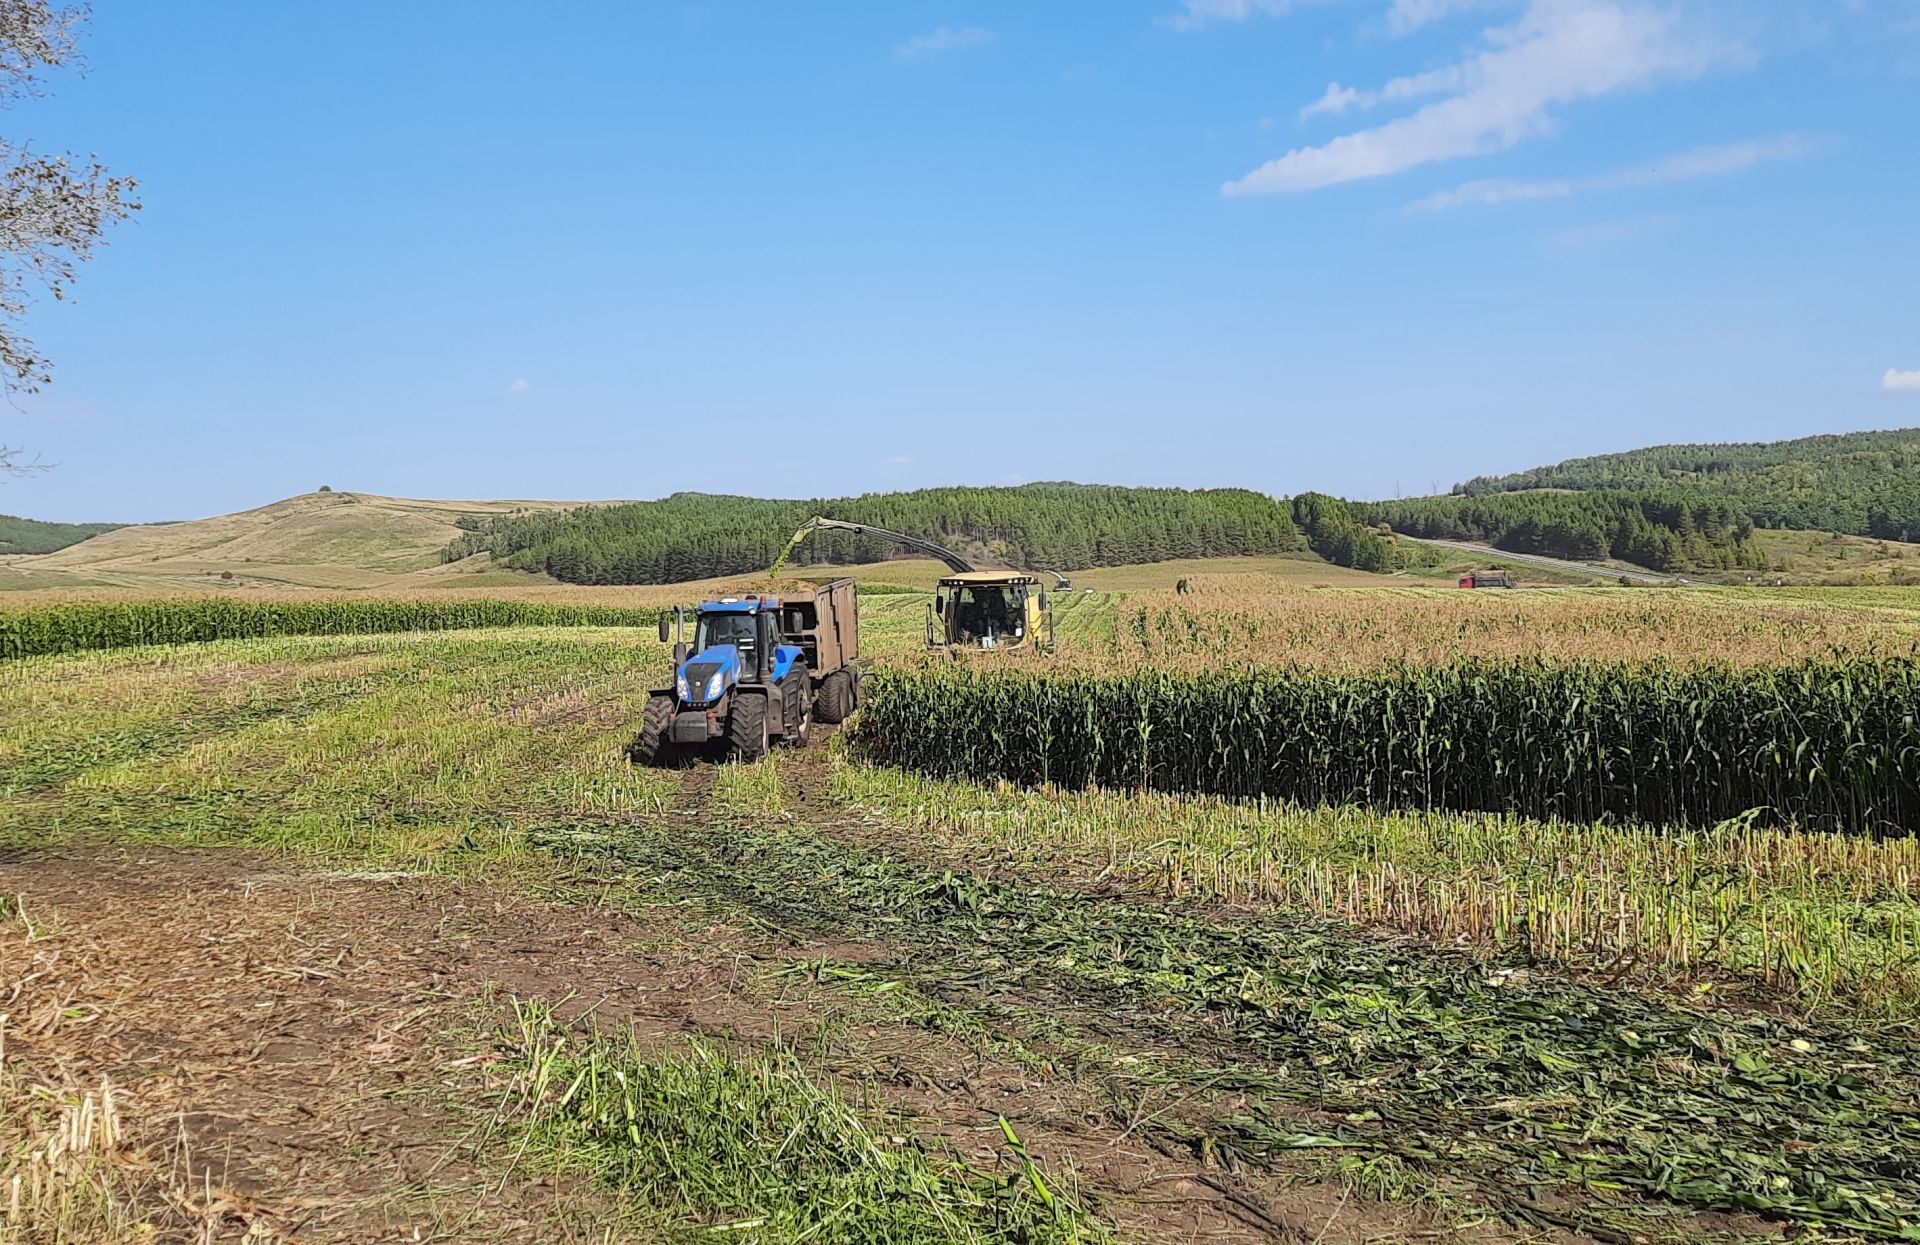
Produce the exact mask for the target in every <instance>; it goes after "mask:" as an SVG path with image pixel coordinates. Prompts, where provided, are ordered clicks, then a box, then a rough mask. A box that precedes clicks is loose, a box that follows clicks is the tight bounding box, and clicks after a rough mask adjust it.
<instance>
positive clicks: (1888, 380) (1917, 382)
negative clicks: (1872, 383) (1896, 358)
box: [1880, 367, 1920, 393]
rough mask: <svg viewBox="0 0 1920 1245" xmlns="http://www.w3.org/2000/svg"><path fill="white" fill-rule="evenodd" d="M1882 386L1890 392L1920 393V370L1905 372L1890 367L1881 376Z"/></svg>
mask: <svg viewBox="0 0 1920 1245" xmlns="http://www.w3.org/2000/svg"><path fill="white" fill-rule="evenodd" d="M1880 387H1881V388H1882V389H1884V390H1886V391H1887V392H1888V393H1920V370H1916V371H1912V372H1903V371H1901V370H1900V369H1899V368H1893V367H1890V368H1888V369H1887V374H1886V375H1885V376H1882V377H1881V378H1880Z"/></svg>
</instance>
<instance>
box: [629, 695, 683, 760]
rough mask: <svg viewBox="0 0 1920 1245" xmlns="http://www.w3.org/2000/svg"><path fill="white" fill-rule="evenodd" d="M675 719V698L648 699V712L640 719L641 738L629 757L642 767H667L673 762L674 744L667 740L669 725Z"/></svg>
mask: <svg viewBox="0 0 1920 1245" xmlns="http://www.w3.org/2000/svg"><path fill="white" fill-rule="evenodd" d="M672 718H673V697H671V696H649V697H647V708H646V711H645V712H644V713H643V714H641V717H640V738H638V739H636V740H634V741H633V743H632V745H631V746H630V747H628V749H627V755H628V756H630V757H632V758H633V760H634V761H635V762H636V763H637V764H640V765H666V764H669V763H671V762H672V760H673V743H672V741H670V740H669V739H667V737H666V735H667V723H668V722H669V721H670V720H672Z"/></svg>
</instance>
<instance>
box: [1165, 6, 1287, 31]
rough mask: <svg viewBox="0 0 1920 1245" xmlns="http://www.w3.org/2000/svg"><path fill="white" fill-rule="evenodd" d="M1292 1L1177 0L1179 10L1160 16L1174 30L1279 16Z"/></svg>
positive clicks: (1196, 28)
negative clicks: (1167, 15) (1178, 0)
mask: <svg viewBox="0 0 1920 1245" xmlns="http://www.w3.org/2000/svg"><path fill="white" fill-rule="evenodd" d="M1292 8H1293V0H1180V12H1178V13H1175V14H1173V15H1172V16H1170V17H1163V18H1161V19H1160V24H1161V25H1162V26H1171V27H1172V28H1173V29H1175V30H1199V29H1200V28H1201V27H1202V26H1211V25H1213V23H1215V22H1244V21H1246V20H1247V19H1248V18H1250V17H1279V16H1281V15H1283V14H1285V13H1286V12H1288V11H1289V10H1291V9H1292Z"/></svg>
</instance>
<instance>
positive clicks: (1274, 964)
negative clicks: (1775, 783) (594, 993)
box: [531, 821, 1920, 1241]
mask: <svg viewBox="0 0 1920 1245" xmlns="http://www.w3.org/2000/svg"><path fill="white" fill-rule="evenodd" d="M531 837H532V841H533V842H534V843H535V844H536V845H537V846H541V847H545V848H547V849H548V850H551V851H553V852H556V853H560V854H563V855H572V856H574V857H576V858H577V859H578V860H579V861H580V862H581V864H582V865H583V866H587V867H588V868H589V871H590V872H597V877H598V882H599V883H601V884H608V883H611V882H613V880H614V878H615V877H618V878H620V879H621V880H622V881H623V882H624V884H625V885H626V886H628V887H629V888H632V889H633V891H634V892H635V895H636V898H640V899H646V898H648V897H655V898H656V899H657V900H658V901H661V902H667V903H685V902H687V900H688V899H689V898H690V897H699V896H705V897H707V898H708V899H709V901H711V902H715V903H719V904H723V905H727V906H729V907H732V908H735V909H738V910H740V911H743V912H746V913H751V914H753V915H754V916H755V917H756V918H757V919H759V920H763V921H764V920H771V921H773V922H775V923H776V924H778V925H781V926H785V927H787V928H789V929H795V930H811V931H821V932H827V931H831V932H839V933H842V934H847V933H857V934H859V935H861V936H866V937H871V936H873V935H875V934H879V935H884V936H886V937H887V938H888V939H889V940H890V941H891V942H892V943H893V944H894V945H896V946H897V947H900V948H904V949H906V950H903V952H902V954H901V958H900V959H899V960H898V961H896V963H895V964H893V965H891V966H888V968H887V970H886V971H889V972H893V973H897V974H899V975H900V976H901V977H902V978H903V979H905V980H908V981H909V982H911V984H913V985H914V986H915V987H916V988H917V989H919V990H921V991H922V992H923V993H925V994H927V995H929V996H930V997H935V998H941V999H944V1000H948V1001H953V1002H957V1003H959V1004H961V1005H965V1001H966V1000H967V999H969V998H979V997H982V996H985V997H988V998H990V999H992V1000H993V1001H994V1002H995V1003H1004V1002H1005V1001H1006V1000H1007V999H1009V998H1014V997H1017V998H1024V999H1046V1000H1051V1002H1049V1003H1048V1004H1046V1006H1047V1008H1048V1010H1049V1011H1050V1012H1063V1013H1065V1014H1073V1013H1075V1012H1078V1013H1080V1014H1084V1015H1090V1016H1097V1017H1099V1018H1100V1023H1101V1025H1102V1026H1103V1031H1102V1032H1101V1033H1100V1034H1099V1035H1098V1036H1099V1038H1100V1040H1102V1041H1103V1042H1105V1043H1107V1044H1108V1045H1118V1044H1122V1043H1133V1044H1135V1045H1138V1046H1142V1047H1148V1048H1155V1049H1166V1048H1168V1047H1173V1048H1176V1049H1179V1050H1184V1051H1186V1052H1187V1053H1188V1055H1189V1056H1190V1057H1191V1058H1192V1059H1193V1060H1195V1062H1196V1064H1197V1065H1204V1066H1206V1067H1210V1068H1211V1072H1207V1073H1203V1074H1201V1075H1211V1076H1215V1077H1216V1078H1217V1082H1218V1083H1227V1084H1230V1085H1231V1086H1232V1087H1233V1088H1234V1089H1235V1090H1236V1091H1237V1095H1238V1096H1237V1098H1236V1100H1235V1103H1234V1105H1233V1107H1232V1109H1231V1110H1230V1111H1228V1112H1227V1113H1225V1114H1221V1115H1219V1116H1217V1117H1215V1118H1212V1119H1210V1120H1209V1121H1207V1123H1206V1125H1205V1131H1204V1136H1205V1139H1206V1140H1205V1144H1204V1145H1203V1146H1202V1147H1201V1148H1202V1149H1203V1150H1205V1151H1208V1152H1212V1153H1220V1152H1228V1153H1236V1154H1239V1155H1240V1156H1242V1157H1243V1158H1246V1159H1255V1160H1259V1159H1267V1160H1279V1159H1282V1158H1284V1157H1285V1156H1288V1155H1290V1154H1293V1153H1295V1152H1297V1151H1299V1150H1302V1149H1308V1150H1317V1149H1328V1150H1333V1151H1338V1152H1341V1153H1346V1154H1371V1155H1376V1156H1393V1157H1394V1158H1395V1159H1396V1161H1399V1162H1403V1163H1409V1164H1413V1165H1416V1166H1418V1167H1420V1168H1422V1169H1424V1170H1427V1171H1429V1172H1431V1173H1434V1174H1435V1175H1436V1176H1438V1177H1440V1178H1443V1179H1450V1180H1454V1181H1462V1182H1465V1183H1466V1184H1468V1185H1470V1186H1472V1187H1473V1188H1474V1189H1476V1190H1477V1196H1478V1198H1479V1199H1481V1200H1482V1201H1483V1202H1484V1203H1485V1204H1486V1205H1488V1206H1490V1207H1492V1208H1494V1209H1496V1210H1497V1211H1498V1212H1499V1213H1500V1214H1501V1215H1503V1216H1504V1217H1506V1218H1508V1219H1509V1220H1511V1221H1513V1222H1516V1223H1521V1224H1533V1225H1536V1226H1542V1227H1545V1226H1552V1225H1560V1226H1567V1227H1574V1228H1577V1229H1578V1230H1581V1231H1585V1232H1589V1233H1592V1234H1595V1235H1598V1236H1601V1237H1602V1238H1603V1239H1609V1240H1623V1241H1624V1240H1626V1239H1627V1238H1628V1236H1629V1235H1631V1234H1633V1233H1638V1232H1642V1231H1648V1230H1656V1229H1657V1228H1658V1227H1659V1225H1661V1224H1662V1223H1663V1222H1665V1223H1668V1224H1671V1225H1673V1226H1674V1228H1675V1230H1684V1228H1685V1225H1684V1223H1681V1222H1679V1221H1676V1220H1674V1219H1673V1216H1674V1215H1675V1214H1676V1213H1680V1212H1681V1211H1682V1208H1687V1209H1691V1210H1720V1211H1739V1212H1752V1213H1757V1214H1760V1215H1764V1216H1766V1217H1769V1218H1775V1219H1780V1220H1786V1221H1792V1222H1801V1223H1817V1224H1827V1225H1832V1226H1836V1227H1840V1228H1844V1229H1846V1230H1850V1231H1855V1232H1861V1233H1867V1234H1874V1235H1887V1236H1892V1235H1897V1234H1899V1233H1901V1232H1902V1231H1904V1230H1905V1227H1906V1225H1908V1224H1911V1223H1913V1222H1914V1221H1915V1217H1916V1215H1920V1206H1916V1205H1915V1201H1914V1197H1915V1189H1914V1186H1913V1183H1912V1181H1911V1173H1912V1172H1913V1171H1914V1170H1915V1164H1916V1163H1920V1102H1917V1101H1916V1099H1915V1097H1914V1095H1915V1090H1916V1086H1920V1046H1916V1045H1915V1044H1914V1042H1913V1041H1912V1038H1911V1035H1910V1034H1904V1035H1903V1031H1902V1030H1900V1029H1899V1028H1897V1027H1895V1028H1889V1029H1886V1030H1882V1031H1874V1030H1872V1029H1869V1028H1861V1027H1857V1026H1856V1027H1847V1028H1842V1027H1838V1026H1833V1027H1828V1026H1821V1025H1813V1024H1809V1025H1795V1024H1790V1023H1787V1022H1783V1021H1780V1020H1776V1019H1772V1018H1767V1017H1762V1016H1754V1015H1734V1014H1723V1013H1718V1012H1708V1011H1697V1010H1691V1009H1687V1008H1683V1007H1679V1006H1675V1005H1672V1004H1668V1003H1665V1002H1662V1001H1659V1000H1655V999H1649V998H1645V997H1640V996H1636V995H1633V994H1631V993H1627V992H1617V991H1611V990H1602V989H1595V988H1589V987H1583V986H1579V985H1574V984H1569V983H1565V982H1561V981H1556V980H1552V979H1549V978H1545V977H1529V976H1527V975H1526V974H1525V973H1522V972H1515V971H1511V970H1507V971H1500V970H1490V969H1489V967H1488V966H1487V965H1486V964H1485V963H1484V962H1479V961H1475V960H1472V959H1469V958H1467V957H1462V956H1455V955H1448V954H1445V953H1438V952H1433V951H1426V950H1422V949H1420V948H1418V947H1414V946H1408V945H1400V944H1390V943H1385V942H1381V941H1378V940H1375V939H1371V938H1368V937H1366V936H1365V935H1364V934H1361V933H1358V932H1357V931H1354V930H1352V929H1351V928H1350V927H1347V926H1344V925H1340V924H1338V923H1334V922H1327V921H1321V920H1315V919H1311V918H1296V917H1287V916H1280V915H1275V914H1269V915H1263V916H1259V917H1256V918H1249V919H1247V920H1246V921H1244V922H1241V923H1238V924H1235V925H1233V926H1231V927H1229V926H1225V925H1221V924H1217V923H1214V922H1213V921H1210V920H1208V919H1204V918H1201V917H1197V916H1192V915H1187V914H1183V913H1181V912H1179V911H1177V910H1169V909H1167V908H1164V907H1161V906H1155V905H1141V904H1134V903H1128V902H1122V901H1119V900H1108V899H1095V898H1093V897H1090V896H1086V895H1082V894H1075V893H1071V892H1061V891H1055V890H1051V889H1045V888H1041V887H1031V886H1008V885H1001V884H997V883H993V882H989V881H985V880H983V879H980V878H978V877H974V876H970V875H967V874H964V873H955V872H951V871H944V870H940V869H937V868H929V867H927V866H923V865H919V864H915V863H913V862H911V861H908V860H904V859H900V858H897V857H894V856H892V855H890V854H887V853H883V852H879V851H875V850H870V849H863V848H858V847H854V846H851V845H849V844H846V843H843V842H840V841H838V840H836V839H834V838H831V837H821V836H819V835H816V834H813V833H809V832H806V831H800V830H793V831H782V830H775V829H769V828H766V827H765V826H764V825H758V824H754V823H752V822H748V821H736V822H733V823H732V824H724V823H723V824H710V823H702V822H699V821H695V822H688V823H684V824H676V825H673V826H670V827H669V826H664V825H661V824H658V823H634V822H628V823H625V824H620V825H618V826H615V825H611V824H609V825H603V826H599V827H596V826H594V825H592V824H590V823H582V824H579V825H575V826H572V827H565V826H559V825H547V826H541V827H536V828H534V829H533V830H532V831H531ZM609 871H611V872H609ZM872 967H874V968H876V969H878V968H879V966H877V965H876V966H872ZM1193 1140H1194V1142H1195V1144H1196V1145H1199V1144H1200V1138H1199V1137H1195V1138H1193ZM1569 1201H1571V1205H1569V1204H1568V1203H1569Z"/></svg>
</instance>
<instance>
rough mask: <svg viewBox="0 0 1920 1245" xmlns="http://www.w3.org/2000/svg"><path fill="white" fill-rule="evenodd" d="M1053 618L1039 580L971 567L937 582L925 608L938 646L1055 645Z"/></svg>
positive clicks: (931, 638) (930, 638) (929, 634)
mask: <svg viewBox="0 0 1920 1245" xmlns="http://www.w3.org/2000/svg"><path fill="white" fill-rule="evenodd" d="M1052 642H1053V616H1052V614H1051V613H1050V612H1049V610H1048V607H1047V593H1046V589H1045V588H1044V587H1043V586H1042V585H1041V582H1040V579H1039V578H1038V577H1037V576H1034V575H1027V574H1023V573H1020V572H1016V571H968V572H964V573H960V574H955V575H949V576H947V577H946V578H945V579H942V580H941V581H940V582H939V586H938V588H937V589H936V591H935V593H934V598H933V604H932V605H930V606H929V607H928V609H927V644H928V645H929V646H931V647H934V648H955V649H961V648H972V649H1004V648H1023V647H1026V646H1028V645H1029V644H1036V643H1037V644H1042V645H1051V644H1052Z"/></svg>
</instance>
